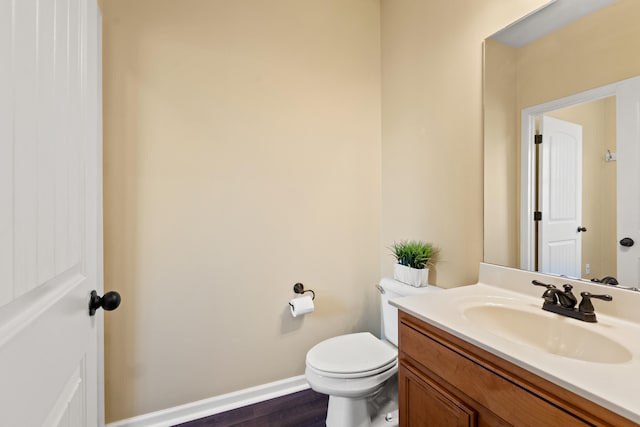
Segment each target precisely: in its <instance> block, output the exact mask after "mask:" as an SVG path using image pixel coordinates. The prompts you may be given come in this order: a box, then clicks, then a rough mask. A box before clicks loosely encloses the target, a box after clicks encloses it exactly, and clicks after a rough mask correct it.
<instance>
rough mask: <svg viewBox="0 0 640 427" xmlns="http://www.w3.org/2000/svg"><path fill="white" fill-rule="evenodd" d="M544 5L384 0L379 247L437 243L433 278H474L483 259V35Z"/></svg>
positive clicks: (387, 263)
mask: <svg viewBox="0 0 640 427" xmlns="http://www.w3.org/2000/svg"><path fill="white" fill-rule="evenodd" d="M544 3H545V2H544V1H541V0H537V1H536V0H518V1H504V0H482V1H467V0H438V1H419V0H383V1H382V244H383V246H388V245H389V244H391V243H392V242H393V241H394V240H398V239H402V238H421V239H426V240H429V241H433V242H434V243H435V244H437V245H438V246H440V247H441V248H442V251H441V257H440V261H439V264H438V265H437V266H436V271H435V272H434V274H433V275H432V274H430V281H431V282H432V283H437V284H438V285H440V286H443V287H453V286H459V285H465V284H470V283H474V282H475V281H476V280H477V274H478V263H479V262H480V261H481V260H482V253H483V252H482V250H483V244H482V242H483V240H482V227H483V220H482V218H483V216H482V208H483V185H482V164H483V161H482V159H483V156H482V152H483V149H482V147H483V138H482V41H483V40H484V39H485V38H486V37H487V36H489V35H490V34H493V33H494V32H496V31H497V30H499V29H501V28H503V27H504V26H506V25H507V24H509V23H511V22H512V21H514V20H516V19H518V18H520V17H521V16H523V15H525V14H526V13H528V12H530V11H531V10H533V9H535V8H537V7H539V6H541V5H542V4H544ZM381 258H382V260H381V264H382V271H383V273H386V274H389V273H390V271H391V268H392V262H391V260H390V259H389V257H388V255H387V252H386V251H385V250H384V249H382V255H381ZM432 276H433V278H432Z"/></svg>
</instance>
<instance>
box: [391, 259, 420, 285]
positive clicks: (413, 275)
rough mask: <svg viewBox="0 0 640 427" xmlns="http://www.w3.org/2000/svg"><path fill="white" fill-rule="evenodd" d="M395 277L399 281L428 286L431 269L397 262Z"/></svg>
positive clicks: (394, 271)
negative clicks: (412, 266) (419, 268)
mask: <svg viewBox="0 0 640 427" xmlns="http://www.w3.org/2000/svg"><path fill="white" fill-rule="evenodd" d="M393 278H394V279H396V280H397V281H399V282H402V283H406V284H407V285H411V286H415V287H416V288H421V287H423V286H427V282H428V281H429V269H428V268H423V269H421V270H418V269H417V268H411V267H407V266H406V265H401V264H396V265H394V267H393Z"/></svg>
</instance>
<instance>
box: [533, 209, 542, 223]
mask: <svg viewBox="0 0 640 427" xmlns="http://www.w3.org/2000/svg"><path fill="white" fill-rule="evenodd" d="M533 220H534V221H542V212H540V211H536V212H534V213H533Z"/></svg>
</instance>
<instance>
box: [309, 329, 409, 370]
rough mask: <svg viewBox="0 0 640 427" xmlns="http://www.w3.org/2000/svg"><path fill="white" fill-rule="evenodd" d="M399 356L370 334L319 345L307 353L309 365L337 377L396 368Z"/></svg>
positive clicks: (339, 338) (340, 337)
mask: <svg viewBox="0 0 640 427" xmlns="http://www.w3.org/2000/svg"><path fill="white" fill-rule="evenodd" d="M397 355H398V352H397V350H396V348H395V347H393V346H391V345H390V344H387V343H385V342H383V341H380V340H379V339H377V338H376V337H374V336H373V335H371V334H370V333H369V332H361V333H357V334H349V335H340V336H337V337H334V338H329V339H328V340H325V341H322V342H321V343H318V344H316V345H315V346H314V347H313V348H312V349H311V350H309V352H308V353H307V365H308V366H310V367H311V368H314V369H316V370H319V371H324V372H327V373H334V374H354V373H359V372H370V371H374V370H379V369H380V368H383V367H387V366H389V365H393V364H394V363H395V361H396V358H397Z"/></svg>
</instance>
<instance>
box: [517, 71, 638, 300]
mask: <svg viewBox="0 0 640 427" xmlns="http://www.w3.org/2000/svg"><path fill="white" fill-rule="evenodd" d="M613 99H615V114H613V113H611V117H612V118H613V121H614V122H615V132H614V133H613V136H612V138H613V142H612V143H605V145H602V146H601V147H600V148H599V149H600V155H599V160H598V162H599V164H600V165H604V164H605V156H606V154H607V152H606V150H605V148H604V147H605V146H606V144H612V145H610V146H611V147H613V148H614V149H615V150H617V162H614V163H617V165H615V168H612V169H611V170H610V171H609V172H612V171H613V172H614V173H615V174H616V179H615V182H612V183H610V184H608V183H606V182H604V181H605V180H604V178H603V177H604V175H601V176H600V177H598V178H597V179H595V181H598V182H600V184H604V185H603V186H601V187H597V188H589V189H588V190H589V191H587V189H586V188H585V191H584V192H583V194H587V195H589V197H592V196H595V197H594V198H593V199H592V200H591V202H584V200H583V202H584V203H583V204H582V211H583V212H585V209H586V208H587V206H586V205H589V204H594V203H599V208H600V209H599V214H600V215H601V216H602V215H606V214H608V215H611V216H612V217H611V219H610V220H604V221H602V220H601V221H596V220H595V219H594V218H593V217H592V216H593V214H589V215H591V216H590V218H589V219H588V220H586V221H585V222H586V223H588V224H589V225H591V227H590V228H589V233H588V234H595V233H598V236H599V238H598V239H593V240H592V242H591V243H592V244H593V245H594V246H595V247H597V248H598V249H599V250H598V251H597V252H593V253H592V254H591V255H590V252H589V250H586V252H587V255H586V258H587V259H586V260H585V255H584V253H585V249H584V245H582V247H583V249H582V251H583V254H582V260H583V261H584V262H586V263H589V264H591V266H592V267H593V266H594V265H599V267H597V268H595V269H594V270H595V271H592V272H591V273H592V274H591V276H587V275H585V274H581V271H580V268H578V270H577V271H578V273H577V274H571V273H569V272H568V270H563V269H562V268H561V267H559V266H558V265H559V263H562V264H565V263H567V262H569V261H568V257H569V255H568V252H567V251H566V249H567V247H568V246H565V248H564V249H565V251H562V250H558V251H557V252H560V253H561V254H562V255H561V258H564V259H563V260H562V261H558V260H555V259H553V258H552V253H551V251H550V252H549V253H547V254H546V255H545V253H544V252H543V250H544V248H543V247H541V248H540V262H541V265H542V267H541V268H539V270H540V271H543V272H549V273H554V274H563V275H566V276H571V277H578V278H580V277H583V278H590V277H594V278H600V279H601V278H602V277H604V276H617V278H618V281H619V282H620V284H622V285H623V286H630V287H637V286H638V284H639V283H640V245H634V246H631V247H626V246H622V245H620V244H619V243H618V242H619V241H620V240H621V239H623V238H624V237H629V238H631V239H633V240H634V241H639V242H640V168H638V167H637V165H638V164H640V77H635V78H632V79H628V80H623V81H621V82H617V83H614V84H611V85H607V86H603V87H601V88H596V89H592V90H589V91H586V92H583V93H580V94H576V95H572V96H569V97H566V98H562V99H558V100H554V101H551V102H548V103H545V104H541V105H536V106H533V107H529V108H525V109H524V110H522V119H521V122H522V128H521V131H522V136H521V141H522V148H521V192H520V194H521V198H520V201H521V210H520V212H521V221H520V229H521V232H520V236H521V240H520V255H521V264H520V266H521V268H523V269H528V270H534V269H535V268H534V265H535V263H534V259H535V244H534V242H535V238H536V236H535V227H534V225H533V223H534V221H533V212H534V207H535V201H536V196H535V192H534V191H532V188H534V187H533V185H532V183H533V182H535V171H536V162H535V152H536V150H535V148H534V142H533V140H534V138H533V135H535V132H536V125H535V123H536V118H537V117H540V116H542V115H543V114H544V115H545V116H546V115H548V114H553V115H555V117H556V118H557V117H563V116H562V114H561V113H559V111H560V109H564V111H565V114H566V112H567V111H569V110H570V108H567V107H573V108H577V107H581V106H586V105H588V104H589V103H591V104H594V103H595V101H597V100H601V101H609V100H613ZM545 119H546V118H545ZM585 123H587V122H582V124H583V125H585ZM546 126H548V125H546ZM543 133H544V132H543ZM587 136H588V137H592V136H593V135H585V136H584V137H585V138H587ZM543 145H544V143H543ZM587 145H589V144H585V147H586V146H587ZM541 162H544V160H542V161H541ZM612 166H613V165H612ZM594 169H595V168H594V167H589V166H584V167H583V170H584V171H585V173H584V176H588V175H591V174H592V173H593V171H594ZM541 175H542V176H544V172H543V173H542V174H541ZM591 181H594V180H591ZM583 182H585V181H584V180H583ZM586 182H589V181H586ZM616 184H617V185H616ZM552 185H553V184H552ZM588 186H589V185H588ZM608 187H610V189H609V190H607V188H608ZM543 193H544V191H543ZM564 197H565V200H567V201H568V200H570V199H572V198H570V197H569V196H568V195H565V196H564ZM540 200H541V202H542V201H543V198H541V199H540ZM545 209H547V210H548V208H545V207H543V208H542V210H543V215H542V217H543V218H544V217H545V214H544V210H545ZM589 215H587V216H589ZM583 220H585V214H584V213H583V218H581V219H580V220H579V221H580V222H581V221H583ZM616 223H617V227H616V226H615V224H616ZM578 225H584V224H577V225H576V228H575V229H576V230H577V227H578ZM608 225H611V229H610V230H603V228H604V227H607V226H608ZM578 234H582V233H578ZM589 237H590V238H591V237H595V236H589ZM542 245H543V244H542V243H541V246H542ZM609 246H610V247H611V248H612V249H611V251H613V253H612V254H611V255H609V254H608V252H609V250H607V248H608V247H609ZM614 246H615V247H617V249H615V250H613V247H614ZM544 256H549V257H550V258H549V259H548V260H543V259H542V258H543V257H544ZM590 257H591V258H590ZM616 259H617V262H616ZM551 264H555V265H556V266H555V267H553V268H549V267H548V266H549V265H551ZM563 268H564V267H563ZM614 270H615V271H614Z"/></svg>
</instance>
